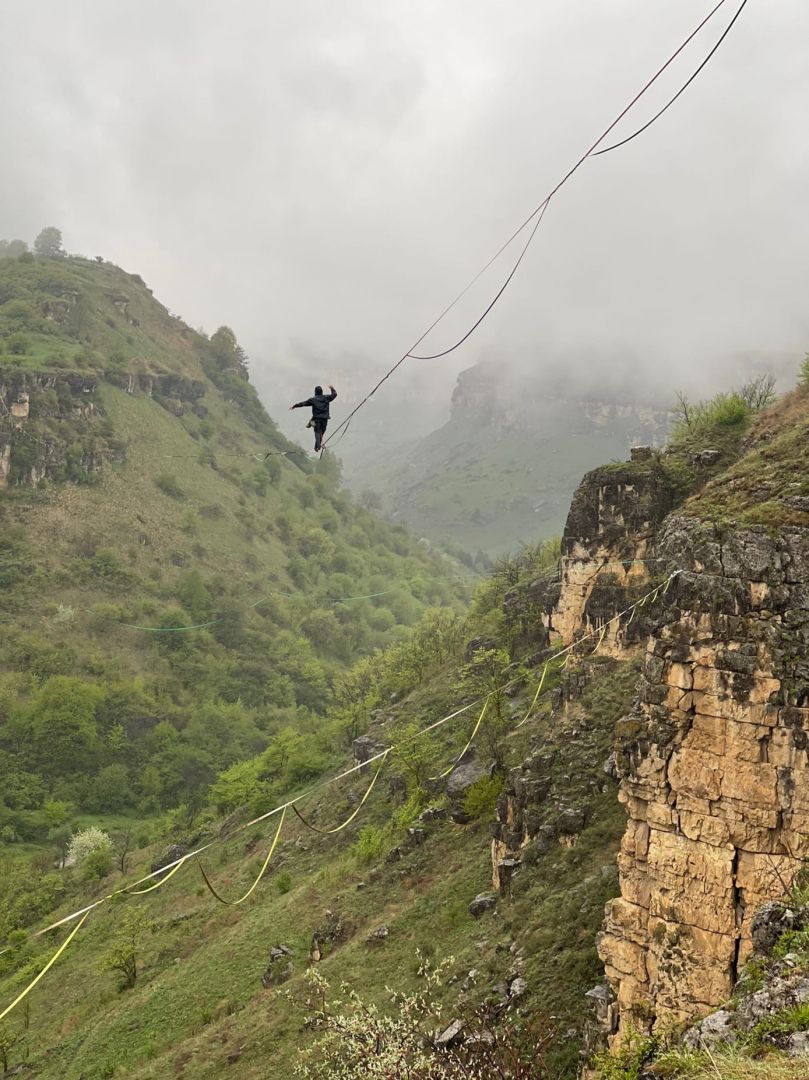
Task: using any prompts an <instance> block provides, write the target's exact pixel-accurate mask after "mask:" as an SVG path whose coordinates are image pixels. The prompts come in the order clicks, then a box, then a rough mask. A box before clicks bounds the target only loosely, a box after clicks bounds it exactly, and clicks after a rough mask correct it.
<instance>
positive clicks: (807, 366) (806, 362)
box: [798, 353, 809, 389]
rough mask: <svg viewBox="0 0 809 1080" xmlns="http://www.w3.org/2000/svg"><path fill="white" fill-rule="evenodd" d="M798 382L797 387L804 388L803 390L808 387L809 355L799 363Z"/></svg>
mask: <svg viewBox="0 0 809 1080" xmlns="http://www.w3.org/2000/svg"><path fill="white" fill-rule="evenodd" d="M798 381H799V385H800V386H802V387H804V389H806V388H807V387H809V353H808V354H807V355H806V356H805V357H804V358H803V360H802V361H801V366H800V371H799V373H798Z"/></svg>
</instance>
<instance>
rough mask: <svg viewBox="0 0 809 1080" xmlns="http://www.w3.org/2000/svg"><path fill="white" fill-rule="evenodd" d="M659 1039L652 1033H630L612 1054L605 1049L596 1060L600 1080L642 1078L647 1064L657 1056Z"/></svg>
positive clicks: (632, 1079)
mask: <svg viewBox="0 0 809 1080" xmlns="http://www.w3.org/2000/svg"><path fill="white" fill-rule="evenodd" d="M659 1045H660V1044H659V1041H658V1040H657V1039H656V1038H654V1037H653V1036H651V1035H640V1034H638V1033H637V1032H634V1033H630V1035H629V1036H627V1038H626V1040H625V1042H624V1043H623V1045H622V1046H621V1049H620V1050H619V1051H618V1052H617V1053H615V1054H611V1053H610V1052H609V1051H605V1052H604V1053H603V1054H599V1055H598V1056H597V1057H596V1059H595V1061H594V1063H593V1064H594V1068H595V1069H596V1072H597V1075H598V1080H642V1077H643V1075H644V1073H645V1070H646V1066H647V1065H649V1064H650V1063H651V1062H652V1061H653V1060H654V1058H655V1056H656V1054H657V1052H658V1050H659Z"/></svg>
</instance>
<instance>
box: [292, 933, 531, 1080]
mask: <svg viewBox="0 0 809 1080" xmlns="http://www.w3.org/2000/svg"><path fill="white" fill-rule="evenodd" d="M415 960H416V966H417V975H418V980H419V981H418V984H417V986H416V988H415V989H414V990H412V991H410V992H396V991H393V990H389V991H388V993H387V1000H386V1001H385V1002H384V1003H383V1004H382V1006H380V1004H379V1003H377V1002H376V1001H374V1000H372V999H369V998H367V997H365V996H364V995H360V994H359V993H358V992H357V991H355V990H350V989H349V988H348V987H346V986H344V987H343V988H342V993H341V994H340V995H332V991H331V987H330V985H329V983H328V982H327V981H326V980H325V979H324V978H323V977H322V975H321V974H320V972H318V971H317V970H310V971H309V972H308V973H307V982H308V988H307V1000H306V1006H307V1012H308V1015H307V1017H306V1020H305V1024H306V1026H307V1027H310V1028H313V1029H314V1030H315V1031H317V1033H318V1034H317V1038H316V1040H315V1042H314V1044H313V1045H312V1046H310V1047H307V1048H306V1049H305V1050H304V1051H303V1053H302V1054H301V1055H300V1060H299V1063H298V1065H297V1068H296V1069H295V1072H296V1074H297V1075H299V1076H302V1077H305V1078H308V1080H362V1078H365V1077H367V1078H369V1080H371V1078H373V1077H377V1078H380V1080H381V1078H383V1077H394V1076H396V1077H399V1076H401V1077H405V1076H406V1077H407V1080H492V1078H493V1077H510V1078H512V1080H548V1077H549V1071H548V1069H547V1067H546V1065H545V1062H544V1060H543V1051H544V1049H545V1047H546V1045H547V1043H548V1041H549V1027H548V1025H547V1024H545V1023H544V1022H543V1021H542V1020H541V1019H539V1020H535V1021H534V1022H533V1023H530V1022H529V1023H528V1024H521V1025H517V1024H511V1023H509V1022H508V1021H500V1022H497V1021H496V1019H495V1017H494V1016H493V1015H492V1014H490V1013H488V1012H487V1011H485V1010H479V1011H478V1012H475V1013H472V1014H471V1015H469V1014H467V1015H464V1016H463V1017H462V1027H463V1030H464V1032H465V1035H466V1036H467V1037H466V1039H465V1040H463V1042H462V1043H461V1044H460V1045H450V1046H448V1047H444V1048H443V1049H438V1048H437V1047H436V1046H435V1043H434V1038H435V1033H436V1032H438V1031H441V1030H442V1028H443V1027H444V1026H445V1025H446V1018H445V1017H444V1016H443V1015H442V1006H441V1001H440V997H439V988H440V986H441V983H442V982H443V981H444V980H445V979H446V977H447V972H448V969H449V967H450V966H451V963H452V960H451V958H448V959H447V960H445V961H444V962H443V963H442V964H439V965H438V966H436V967H432V966H430V964H429V962H428V961H426V960H425V958H424V956H423V955H422V954H421V953H420V952H418V951H417V953H416V957H415Z"/></svg>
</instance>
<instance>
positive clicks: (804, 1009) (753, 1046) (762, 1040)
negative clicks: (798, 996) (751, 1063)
mask: <svg viewBox="0 0 809 1080" xmlns="http://www.w3.org/2000/svg"><path fill="white" fill-rule="evenodd" d="M807 1030H809V1002H806V1003H804V1004H803V1005H795V1006H794V1007H793V1008H791V1009H782V1010H781V1011H780V1012H777V1013H773V1014H772V1015H770V1016H765V1017H764V1019H763V1020H760V1021H759V1022H758V1024H756V1026H755V1027H754V1028H753V1030H752V1031H751V1033H750V1042H749V1047H748V1049H749V1052H750V1053H751V1055H756V1054H759V1053H762V1052H763V1051H766V1050H768V1049H771V1048H772V1047H773V1046H777V1045H783V1043H784V1042H785V1041H786V1039H787V1037H788V1036H790V1035H791V1034H792V1033H793V1032H795V1031H807Z"/></svg>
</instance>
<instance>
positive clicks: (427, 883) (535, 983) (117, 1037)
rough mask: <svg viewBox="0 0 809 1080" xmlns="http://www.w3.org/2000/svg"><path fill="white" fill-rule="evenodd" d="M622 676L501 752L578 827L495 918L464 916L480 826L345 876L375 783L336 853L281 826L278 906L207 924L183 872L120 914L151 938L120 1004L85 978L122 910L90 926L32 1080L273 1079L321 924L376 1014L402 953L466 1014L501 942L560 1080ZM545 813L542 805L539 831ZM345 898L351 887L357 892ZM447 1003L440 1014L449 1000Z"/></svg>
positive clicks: (329, 813)
mask: <svg viewBox="0 0 809 1080" xmlns="http://www.w3.org/2000/svg"><path fill="white" fill-rule="evenodd" d="M448 675H449V673H448V672H447V673H444V674H443V676H442V678H441V679H440V680H439V682H438V683H436V684H434V685H429V686H424V687H422V688H421V689H420V690H419V691H417V692H416V693H415V694H414V696H413V698H412V699H411V700H410V701H409V702H408V703H406V704H405V706H404V712H405V713H408V714H411V715H414V716H421V717H423V718H424V719H429V718H431V717H432V710H431V709H428V706H427V702H431V703H433V708H436V707H442V706H445V705H446V704H447V703H448V702H449V701H450V700H451V695H449V694H448V692H447V686H446V683H447V676H448ZM635 678H636V672H635V670H634V669H632V668H631V667H630V668H623V669H619V671H618V672H617V673H616V674H613V675H610V676H608V677H607V678H606V679H605V680H604V681H603V682H602V683H601V685H600V686H599V687H593V689H592V690H591V691H590V692H589V693H588V695H587V697H586V698H585V700H584V702H583V703H582V704H580V705H577V706H574V707H572V708H571V711H570V713H569V715H568V716H567V717H565V718H564V719H563V720H562V722H561V723H560V722H559V719H558V718H552V717H551V716H550V715H549V713H548V712H547V709H546V710H545V711H544V712H543V713H542V715H541V717H540V718H539V719H538V720H537V722H536V723H535V724H533V725H529V726H528V727H526V728H525V729H523V731H522V732H520V738H519V739H517V738H516V737H513V738H512V744H513V745H512V748H511V754H512V758H513V760H515V761H517V760H520V759H521V758H522V757H523V756H524V754H525V752H526V751H527V750H529V748H531V747H536V746H541V747H542V748H544V749H552V748H555V750H556V752H557V759H556V763H555V766H554V771H555V778H556V784H557V785H558V788H557V789H556V790H557V793H558V794H559V795H560V796H561V797H563V798H564V799H565V801H566V803H567V804H568V805H569V804H570V803H571V802H573V803H574V804H575V803H576V802H577V801H578V800H581V801H582V802H583V804H585V805H586V806H587V816H588V824H587V826H586V828H585V829H584V830H583V831H582V833H581V836H580V838H579V840H578V842H577V843H576V845H575V846H574V847H571V848H566V847H562V846H560V845H556V844H554V845H553V846H552V847H551V848H550V849H549V850H548V851H547V852H545V853H543V854H540V855H539V857H538V859H537V860H536V861H535V862H534V863H533V865H532V867H531V868H530V870H529V869H526V871H525V872H524V874H523V876H522V878H520V879H518V881H519V888H516V887H515V896H514V898H513V900H511V901H506V900H504V901H501V904H500V907H499V912H498V914H497V915H495V916H484V917H483V919H482V920H479V921H476V920H473V919H472V917H471V916H470V915H469V913H468V911H467V904H468V902H469V900H470V899H471V898H472V897H473V896H474V895H475V894H476V893H477V892H479V891H481V890H485V889H486V888H487V887H488V885H489V879H490V874H491V864H490V857H489V843H488V828H487V825H486V823H485V822H481V823H479V824H472V825H469V826H456V825H453V824H451V823H450V822H446V823H443V824H441V825H439V826H438V827H436V828H435V829H434V830H433V831H431V834H430V837H429V839H428V841H427V843H426V844H424V845H423V846H420V847H417V848H415V849H413V850H412V851H409V852H407V853H406V854H405V855H404V858H403V859H402V860H401V861H397V862H394V863H391V864H388V863H386V862H385V861H384V860H382V859H380V860H379V861H378V863H376V864H372V865H367V864H363V863H361V862H358V861H357V859H356V857H355V856H354V855H353V854H352V852H351V850H350V844H351V842H352V840H353V839H354V838H355V836H356V834H357V830H358V829H359V828H360V827H361V826H362V825H364V824H368V823H372V822H379V823H380V824H381V823H383V822H384V821H386V820H387V818H388V816H389V815H390V812H391V807H392V805H394V804H395V799H392V797H391V796H390V795H389V794H388V793H387V792H386V791H385V787H384V784H383V783H382V781H380V789H379V791H378V792H377V793H375V795H374V796H373V797H372V802H371V803H370V804H369V806H368V810H367V813H366V814H364V815H363V816H362V818H360V819H358V821H357V822H356V825H355V826H352V827H351V829H350V830H348V831H347V832H346V833H343V834H340V835H339V836H338V837H330V838H319V837H313V836H312V834H309V833H303V832H302V827H301V826H300V825H298V824H297V822H295V823H293V822H290V823H289V824H288V825H287V827H286V828H285V839H284V842H283V846H282V848H281V850H280V853H279V858H278V861H277V864H276V867H275V873H277V872H278V871H279V870H282V869H283V870H284V871H287V872H288V873H289V874H290V876H291V880H292V888H291V891H289V892H288V893H286V894H284V895H282V894H281V893H280V892H279V890H278V888H277V887H276V886H275V884H274V881H275V877H274V874H272V873H271V874H270V875H269V876H268V879H267V882H266V884H262V885H261V886H260V887H259V891H258V893H257V895H256V897H255V898H253V899H251V900H250V901H248V902H247V903H246V904H245V905H244V906H242V907H240V908H236V909H228V908H223V907H221V906H219V905H218V904H216V903H215V901H214V900H213V898H212V897H211V896H210V895H209V894H208V893H207V891H205V890H204V888H203V885H202V882H201V879H200V878H199V876H198V874H197V872H196V869H195V868H194V867H190V868H188V869H187V870H186V871H184V872H183V873H182V875H178V876H177V878H175V879H174V880H173V881H172V882H170V883H167V885H166V886H165V888H164V889H161V890H158V891H156V892H155V893H153V894H152V895H151V896H150V897H146V898H143V899H141V900H131V901H127V903H137V904H142V905H144V907H146V908H148V911H149V912H150V914H151V915H152V917H153V918H154V919H155V920H156V922H157V932H156V933H155V935H154V937H153V938H148V939H147V941H146V945H145V957H144V959H145V966H144V970H143V973H142V977H141V979H140V981H139V983H138V985H137V986H136V988H135V989H134V990H133V991H130V992H126V993H118V992H117V991H116V989H115V983H114V979H113V977H112V976H111V975H109V974H105V973H103V972H102V971H101V969H100V958H101V955H102V954H103V952H104V951H105V949H106V946H107V941H108V938H109V935H110V932H111V931H112V930H113V929H114V927H115V925H116V922H117V920H119V919H120V917H121V914H122V910H123V905H122V904H114V905H109V906H107V907H105V908H103V909H102V910H101V911H99V912H98V913H97V914H96V915H95V916H94V917H93V918H92V921H91V922H90V923H89V924H88V926H87V929H86V930H85V931H82V933H81V936H80V938H78V939H77V940H76V942H75V943H74V947H72V949H71V952H70V954H69V955H68V954H66V955H65V957H64V959H63V961H60V963H59V965H58V966H57V967H56V968H55V969H54V970H53V971H52V973H51V974H49V975H48V976H47V979H46V981H45V982H44V983H43V984H42V987H41V988H39V989H37V991H35V994H34V995H33V997H32V1004H31V1012H30V1029H29V1030H30V1034H29V1042H30V1047H31V1061H32V1063H33V1065H34V1067H35V1069H36V1075H37V1076H41V1077H43V1078H47V1077H57V1076H58V1077H65V1080H79V1078H82V1080H92V1078H96V1077H103V1076H109V1075H113V1069H114V1070H115V1071H114V1075H116V1076H118V1075H120V1076H132V1077H162V1076H166V1075H169V1074H175V1075H182V1076H185V1077H188V1078H193V1077H208V1076H216V1075H219V1073H220V1071H221V1069H222V1068H223V1066H224V1064H225V1063H226V1061H227V1058H228V1056H229V1055H231V1054H233V1053H234V1052H236V1051H241V1053H240V1056H239V1059H238V1062H236V1063H235V1064H233V1065H232V1066H231V1069H230V1072H229V1075H233V1076H234V1077H267V1078H276V1077H277V1078H278V1080H281V1078H284V1077H288V1076H289V1075H291V1069H292V1066H293V1064H294V1061H295V1059H296V1054H297V1051H298V1049H299V1048H300V1047H301V1046H302V1045H304V1044H306V1043H307V1042H308V1041H309V1040H310V1039H311V1034H310V1033H307V1032H306V1031H304V1030H303V1029H302V1026H301V1023H302V1019H303V1013H302V1012H301V1010H300V1009H298V1008H296V1007H295V1006H294V1005H293V1004H291V1003H290V1002H289V1001H288V1000H287V997H286V990H292V991H293V993H294V994H297V995H298V996H301V995H302V994H303V987H302V983H301V973H302V971H303V970H304V968H305V964H306V957H307V954H308V948H309V944H310V940H311V935H312V933H313V931H314V930H315V929H316V928H317V927H318V926H322V925H323V923H324V922H325V921H326V912H327V911H329V910H330V911H333V912H337V913H339V914H340V915H341V916H342V917H343V918H344V920H345V921H347V922H349V923H350V924H352V926H353V928H354V932H353V935H352V936H351V938H350V940H349V941H348V942H347V943H345V944H342V945H339V946H337V947H334V949H333V951H332V952H331V953H330V954H329V953H327V956H326V959H325V960H324V962H323V963H322V965H321V968H322V971H323V973H324V974H325V975H326V977H327V978H329V979H330V980H332V981H333V982H334V983H335V984H337V983H339V982H340V981H343V980H344V981H346V982H348V983H349V984H350V985H352V986H354V987H355V988H357V989H358V990H360V991H361V993H362V995H363V997H365V998H366V999H368V1000H374V1001H377V1002H380V1003H381V1002H383V1001H384V999H385V987H386V986H387V985H395V987H396V988H397V990H402V989H405V988H407V987H408V986H411V985H414V984H415V980H416V968H417V961H416V956H415V950H416V949H417V948H420V949H421V950H422V951H423V952H425V953H426V954H427V955H428V956H431V957H433V958H435V959H439V958H442V957H444V956H447V955H451V956H454V957H455V962H454V964H453V969H452V970H453V974H457V976H458V980H459V982H460V981H462V980H463V978H464V977H465V975H466V973H467V972H468V971H469V970H470V969H472V968H474V969H476V970H477V971H478V972H479V977H478V983H477V986H478V990H477V991H472V993H471V995H470V996H471V997H472V998H473V999H474V998H475V997H477V996H478V994H482V993H484V992H485V990H486V989H487V988H489V987H491V986H492V985H493V984H495V983H497V982H498V981H499V980H501V979H502V978H503V977H504V976H505V973H506V971H507V970H508V969H509V968H510V967H511V965H512V964H513V962H514V956H513V955H512V953H511V952H510V951H509V947H510V946H511V945H512V943H515V944H516V946H517V947H519V948H520V949H521V950H522V951H524V953H525V956H526V967H525V976H526V978H527V980H528V983H529V986H530V987H531V991H532V996H531V998H530V999H529V1001H530V1005H531V1007H532V1008H538V1009H539V1010H541V1011H542V1012H544V1013H546V1014H548V1015H553V1016H556V1017H558V1018H559V1019H558V1029H559V1038H558V1040H557V1044H556V1046H555V1050H554V1060H555V1062H556V1064H557V1066H558V1068H559V1075H560V1076H565V1077H572V1076H573V1075H575V1065H576V1059H577V1053H578V1043H577V1039H576V1038H575V1037H573V1036H571V1035H570V1034H569V1032H568V1029H569V1027H571V1026H578V1025H579V1024H580V1022H581V1019H582V1004H581V994H582V993H583V991H584V990H585V989H587V988H588V987H589V986H590V985H592V984H593V983H594V982H596V981H597V980H598V978H599V966H598V961H597V958H596V955H595V949H594V938H595V934H596V932H597V930H598V928H599V925H600V921H601V915H602V911H603V904H604V902H605V900H606V899H607V898H608V897H609V896H610V895H612V893H613V890H614V888H615V887H616V881H615V876H614V869H613V863H614V855H615V849H616V847H617V843H618V838H619V836H620V833H621V831H622V828H623V813H622V811H621V810H620V807H619V806H618V804H617V802H616V800H615V795H614V790H612V789H611V787H609V786H606V787H605V785H604V782H603V776H602V775H601V773H600V770H601V763H602V761H603V760H604V756H605V755H606V753H607V752H608V749H609V745H610V741H611V732H612V726H613V724H614V721H615V720H616V719H617V717H618V716H619V715H620V714H621V712H622V711H623V710H624V709H625V708H626V707H627V705H628V701H629V697H630V696H631V692H632V688H633V687H634V682H635ZM572 729H575V730H576V731H577V732H578V735H577V737H575V738H572V737H571V734H570V732H571V730H572ZM464 737H465V736H464V728H463V727H461V728H456V729H455V730H454V732H452V733H450V735H449V736H448V738H447V740H445V741H443V749H441V750H440V753H441V755H442V756H449V755H450V754H451V753H452V748H453V747H454V746H455V747H456V746H457V745H458V744H459V743H460V742H461V740H462V739H464ZM438 749H439V748H438V747H437V750H438ZM364 783H365V781H364V780H360V781H357V782H356V783H350V784H349V783H346V784H344V785H343V788H342V790H341V792H340V796H339V798H335V797H334V795H331V794H330V795H329V797H328V799H324V800H322V802H321V803H320V806H319V808H317V809H316V810H315V811H314V813H315V814H316V816H317V819H318V820H319V821H320V822H321V823H322V824H324V825H325V824H326V823H327V822H330V821H333V820H335V819H338V818H339V817H340V816H343V815H345V813H346V812H347V810H348V809H349V808H350V805H351V803H350V802H349V801H348V800H347V797H346V796H347V793H348V791H349V790H351V789H353V790H354V791H357V792H359V791H361V790H362V788H363V786H364ZM553 808H554V807H553V799H551V800H550V801H549V806H548V814H549V815H550V819H552V816H553ZM312 812H313V811H312V808H311V807H310V808H309V813H310V814H311V813H312ZM259 835H260V836H261V837H262V838H263V839H262V842H260V843H259V844H257V845H256V846H255V847H254V846H253V845H252V844H250V845H249V846H250V851H249V852H247V853H246V851H245V848H246V847H247V846H248V845H247V843H246V839H249V837H248V838H246V837H245V836H241V837H239V838H238V839H237V840H234V841H232V842H231V843H230V844H228V845H225V846H223V847H222V848H218V849H216V850H215V851H214V853H213V854H212V856H211V857H210V858H209V859H207V860H206V865H207V866H208V868H209V870H211V872H212V873H213V875H214V879H215V881H216V884H217V887H219V888H221V889H222V890H223V891H224V892H225V894H226V895H230V896H235V895H237V894H238V892H239V889H240V888H243V887H244V885H245V884H246V883H247V882H248V881H249V880H250V878H251V875H254V874H255V873H256V872H257V869H258V866H259V865H260V862H261V858H262V851H263V849H264V846H265V845H266V843H267V840H268V837H269V836H270V835H271V830H270V829H269V828H268V827H266V826H265V827H263V828H261V829H260V830H259ZM149 854H150V853H149V852H141V853H139V863H140V865H139V866H138V867H133V872H134V871H135V870H136V869H145V868H146V866H147V864H148V856H149ZM360 882H363V883H364V887H362V888H358V883H360ZM110 883H111V882H105V883H104V884H103V886H102V888H104V889H106V887H108V885H109V884H110ZM381 924H385V925H387V926H388V927H389V928H390V936H389V938H388V940H387V942H386V943H385V944H384V945H383V946H381V947H375V948H373V947H371V946H369V945H367V944H366V941H365V939H366V937H367V935H368V933H369V932H370V931H372V930H373V929H375V928H376V927H378V926H379V925H381ZM279 942H283V943H285V944H287V945H289V946H290V947H291V948H292V949H293V950H294V954H295V966H296V972H297V974H296V976H295V978H294V979H293V980H292V982H291V983H288V984H286V986H285V987H283V988H282V989H281V990H278V991H276V990H272V989H270V990H265V989H263V988H262V986H261V983H260V977H261V974H262V971H263V970H264V966H265V964H266V961H267V956H268V953H269V950H270V948H271V947H272V946H273V945H275V944H276V943H279ZM42 955H43V956H44V955H45V953H44V952H42ZM20 985H22V976H21V975H19V974H18V975H17V976H16V977H12V978H10V979H7V980H5V982H4V984H3V993H2V997H3V1000H4V1001H5V1000H6V999H7V998H8V997H9V996H10V995H11V994H12V993H13V991H14V990H15V989H16V988H18V987H19V986H20ZM445 993H446V997H447V999H448V1000H449V1001H450V1002H452V1001H453V1000H454V999H455V998H456V997H457V994H458V989H457V985H456V986H451V987H450V986H448V987H446V988H445ZM450 1008H451V1006H450Z"/></svg>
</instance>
